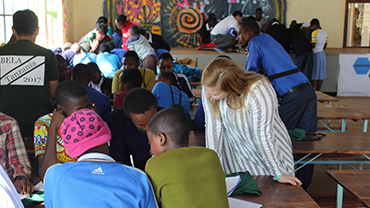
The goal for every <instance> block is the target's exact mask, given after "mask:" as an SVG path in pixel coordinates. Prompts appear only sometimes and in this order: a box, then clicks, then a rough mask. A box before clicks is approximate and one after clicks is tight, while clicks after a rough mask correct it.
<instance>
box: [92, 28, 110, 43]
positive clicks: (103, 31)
mask: <svg viewBox="0 0 370 208" xmlns="http://www.w3.org/2000/svg"><path fill="white" fill-rule="evenodd" d="M107 32H108V27H107V26H106V25H105V24H99V25H98V26H97V27H96V34H95V39H96V40H98V41H101V40H103V39H104V38H105V36H106V35H107Z"/></svg>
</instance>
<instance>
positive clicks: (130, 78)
mask: <svg viewBox="0 0 370 208" xmlns="http://www.w3.org/2000/svg"><path fill="white" fill-rule="evenodd" d="M119 81H120V82H122V83H123V84H129V85H130V88H136V87H141V84H142V82H143V76H142V75H141V72H140V71H139V70H138V69H134V68H130V69H126V70H123V72H122V74H121V75H120V76H119Z"/></svg>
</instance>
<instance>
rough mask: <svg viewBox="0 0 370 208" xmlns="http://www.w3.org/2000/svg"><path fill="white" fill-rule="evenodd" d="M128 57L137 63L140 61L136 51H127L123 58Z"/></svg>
mask: <svg viewBox="0 0 370 208" xmlns="http://www.w3.org/2000/svg"><path fill="white" fill-rule="evenodd" d="M128 57H132V58H133V59H134V60H135V61H136V62H138V61H140V58H139V56H138V55H137V53H136V52H135V51H126V53H125V54H123V58H128Z"/></svg>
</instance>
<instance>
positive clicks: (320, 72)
mask: <svg viewBox="0 0 370 208" xmlns="http://www.w3.org/2000/svg"><path fill="white" fill-rule="evenodd" d="M310 78H311V80H324V79H326V56H325V52H324V51H320V52H317V53H313V69H312V77H310Z"/></svg>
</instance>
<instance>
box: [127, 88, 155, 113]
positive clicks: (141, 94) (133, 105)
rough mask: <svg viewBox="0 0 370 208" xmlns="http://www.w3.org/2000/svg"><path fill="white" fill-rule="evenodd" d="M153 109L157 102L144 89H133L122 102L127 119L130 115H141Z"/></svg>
mask: <svg viewBox="0 0 370 208" xmlns="http://www.w3.org/2000/svg"><path fill="white" fill-rule="evenodd" d="M152 107H155V109H157V100H156V99H155V97H154V95H153V94H152V93H151V92H150V91H149V90H147V89H145V88H135V89H133V90H131V91H130V92H129V93H127V95H126V96H125V99H124V101H123V110H124V111H125V114H126V116H127V117H130V113H133V114H142V113H145V112H146V111H148V110H150V108H152Z"/></svg>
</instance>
